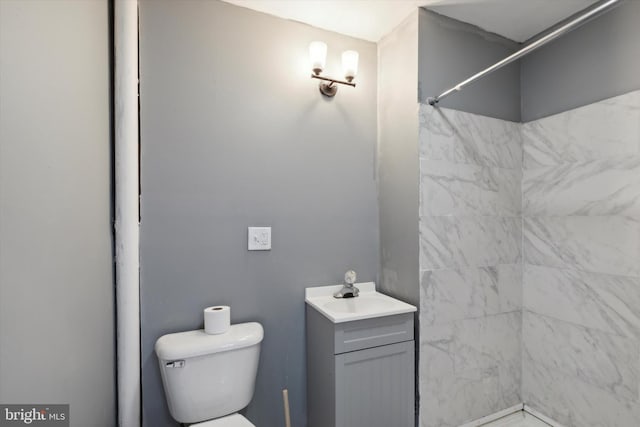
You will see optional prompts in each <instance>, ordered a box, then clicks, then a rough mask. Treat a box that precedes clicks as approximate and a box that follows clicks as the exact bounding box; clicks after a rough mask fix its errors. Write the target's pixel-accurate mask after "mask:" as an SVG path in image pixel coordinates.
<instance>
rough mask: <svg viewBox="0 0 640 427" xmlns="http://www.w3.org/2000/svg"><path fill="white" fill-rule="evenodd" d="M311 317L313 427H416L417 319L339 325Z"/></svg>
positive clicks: (309, 381)
mask: <svg viewBox="0 0 640 427" xmlns="http://www.w3.org/2000/svg"><path fill="white" fill-rule="evenodd" d="M306 312H307V314H306V320H307V413H308V427H414V424H415V397H414V396H415V394H414V393H415V389H414V383H415V367H414V356H415V346H414V340H413V313H406V314H398V315H392V316H384V317H377V318H373V319H365V320H356V321H350V322H344V323H333V322H331V321H330V320H329V319H327V318H326V317H324V316H323V315H322V314H320V313H319V312H318V311H317V310H316V309H314V308H313V307H310V306H309V305H306Z"/></svg>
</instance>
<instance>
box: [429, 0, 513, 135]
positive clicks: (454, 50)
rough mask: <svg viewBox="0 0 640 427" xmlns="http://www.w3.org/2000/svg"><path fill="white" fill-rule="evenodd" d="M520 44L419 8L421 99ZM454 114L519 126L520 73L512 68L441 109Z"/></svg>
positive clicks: (451, 98)
mask: <svg viewBox="0 0 640 427" xmlns="http://www.w3.org/2000/svg"><path fill="white" fill-rule="evenodd" d="M518 48H519V45H518V44H517V43H515V42H513V41H511V40H508V39H506V38H504V37H500V36H498V35H495V34H491V33H488V32H486V31H484V30H482V29H480V28H478V27H475V26H473V25H469V24H466V23H463V22H460V21H456V20H454V19H451V18H447V17H445V16H442V15H438V14H437V13H435V12H432V11H429V10H425V9H420V46H419V74H418V81H419V83H418V84H419V100H420V101H421V102H426V100H427V98H429V97H432V96H436V95H439V94H440V93H442V92H444V91H445V90H447V89H449V88H451V87H452V86H454V85H456V84H458V83H460V82H461V81H462V80H464V79H466V78H467V77H470V76H472V75H473V74H475V73H477V72H478V71H480V70H482V69H483V68H486V67H488V66H490V65H492V64H494V63H495V62H497V61H499V60H501V59H503V58H505V57H506V56H508V55H509V54H511V53H513V52H514V51H516V50H517V49H518ZM439 105H440V106H441V107H447V108H451V109H454V110H460V111H466V112H469V113H475V114H482V115H484V116H488V117H495V118H498V119H504V120H510V121H515V122H518V121H520V68H519V64H518V63H517V62H516V63H513V64H511V65H508V66H506V67H504V68H502V69H500V70H498V71H496V72H495V73H493V74H491V75H489V76H488V77H485V78H484V79H482V80H479V81H477V82H475V83H473V84H471V85H469V86H467V87H466V88H465V89H464V90H463V91H461V92H458V93H454V94H452V95H451V96H449V97H448V98H446V99H444V100H443V101H441V102H440V104H439Z"/></svg>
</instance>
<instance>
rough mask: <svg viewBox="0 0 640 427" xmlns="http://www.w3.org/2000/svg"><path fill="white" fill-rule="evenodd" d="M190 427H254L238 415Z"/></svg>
mask: <svg viewBox="0 0 640 427" xmlns="http://www.w3.org/2000/svg"><path fill="white" fill-rule="evenodd" d="M190 427H256V426H255V425H253V424H252V423H251V421H249V420H248V419H246V418H245V417H243V416H242V415H240V414H231V415H227V416H226V417H222V418H216V419H215V420H209V421H205V422H203V423H198V424H191V426H190Z"/></svg>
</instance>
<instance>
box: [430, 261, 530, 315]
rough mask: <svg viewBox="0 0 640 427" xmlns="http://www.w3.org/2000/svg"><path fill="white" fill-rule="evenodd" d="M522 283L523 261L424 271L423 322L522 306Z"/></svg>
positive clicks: (516, 308)
mask: <svg viewBox="0 0 640 427" xmlns="http://www.w3.org/2000/svg"><path fill="white" fill-rule="evenodd" d="M521 283H522V268H521V266H520V264H509V265H498V266H492V267H468V268H462V269H459V270H449V269H445V270H432V271H431V270H427V271H423V272H422V280H421V286H420V315H421V319H422V320H421V322H423V323H422V324H423V325H433V324H440V323H447V322H452V321H455V320H462V319H469V318H475V317H482V316H487V315H494V314H498V313H507V312H512V311H516V310H519V309H520V308H521V306H522V285H521Z"/></svg>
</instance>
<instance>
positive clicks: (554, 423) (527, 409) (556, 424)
mask: <svg viewBox="0 0 640 427" xmlns="http://www.w3.org/2000/svg"><path fill="white" fill-rule="evenodd" d="M522 406H523V410H524V411H525V412H526V413H527V414H529V415H532V416H534V417H536V418H537V419H539V420H540V421H544V422H545V423H547V424H549V425H550V426H551V427H565V426H563V425H562V424H560V423H559V422H557V421H554V420H552V419H551V418H549V417H547V416H546V415H544V414H541V413H540V412H538V411H536V410H535V409H533V408H532V407H531V406H529V405H527V404H526V403H523V404H522Z"/></svg>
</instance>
